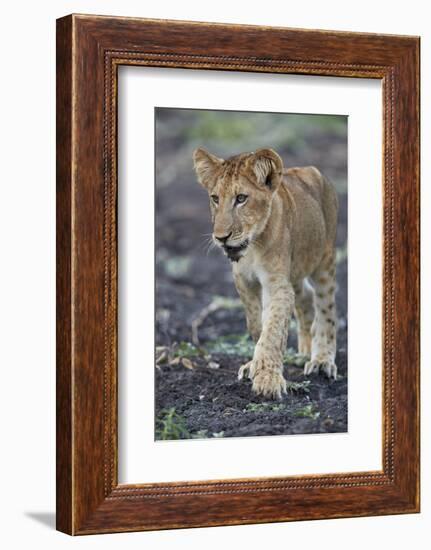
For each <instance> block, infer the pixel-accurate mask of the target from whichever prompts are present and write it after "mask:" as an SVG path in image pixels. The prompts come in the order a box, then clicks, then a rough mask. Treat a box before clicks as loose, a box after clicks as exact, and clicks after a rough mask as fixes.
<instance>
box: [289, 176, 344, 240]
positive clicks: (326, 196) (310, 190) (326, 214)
mask: <svg viewBox="0 0 431 550" xmlns="http://www.w3.org/2000/svg"><path fill="white" fill-rule="evenodd" d="M284 175H285V178H284V183H285V185H286V187H287V188H288V190H289V191H290V193H291V195H292V196H293V199H294V200H295V202H296V203H297V204H298V203H299V204H300V203H304V202H306V203H307V202H308V203H309V202H314V201H316V202H317V203H318V205H319V206H320V209H321V211H322V214H323V218H324V219H325V226H326V233H327V235H326V236H327V240H329V241H334V240H335V235H336V231H337V215H338V197H337V192H336V191H335V188H334V186H333V184H332V183H331V182H330V181H329V180H328V179H327V178H326V177H325V176H324V175H323V174H322V173H321V172H320V171H319V170H318V169H317V168H316V167H315V166H304V167H300V168H288V169H287V170H285V172H284Z"/></svg>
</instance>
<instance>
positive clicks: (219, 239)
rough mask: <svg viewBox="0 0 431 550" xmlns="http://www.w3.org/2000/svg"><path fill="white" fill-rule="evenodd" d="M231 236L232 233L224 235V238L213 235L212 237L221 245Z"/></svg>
mask: <svg viewBox="0 0 431 550" xmlns="http://www.w3.org/2000/svg"><path fill="white" fill-rule="evenodd" d="M231 235H232V231H231V232H230V233H229V235H225V236H224V237H219V236H218V235H214V237H215V238H216V239H217V240H218V241H219V242H221V244H226V241H227V240H228V238H229V237H230V236H231Z"/></svg>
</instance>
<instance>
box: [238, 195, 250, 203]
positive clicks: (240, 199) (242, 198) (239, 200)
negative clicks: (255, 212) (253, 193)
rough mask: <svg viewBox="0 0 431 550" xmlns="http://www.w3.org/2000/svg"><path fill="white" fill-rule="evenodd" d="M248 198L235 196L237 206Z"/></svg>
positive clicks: (246, 196)
mask: <svg viewBox="0 0 431 550" xmlns="http://www.w3.org/2000/svg"><path fill="white" fill-rule="evenodd" d="M247 198H248V195H243V194H240V195H237V196H236V202H237V204H243V203H244V202H245V201H246V200H247Z"/></svg>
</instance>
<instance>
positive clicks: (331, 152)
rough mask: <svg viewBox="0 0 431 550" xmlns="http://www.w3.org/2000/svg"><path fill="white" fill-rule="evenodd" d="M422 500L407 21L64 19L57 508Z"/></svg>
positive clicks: (414, 130)
mask: <svg viewBox="0 0 431 550" xmlns="http://www.w3.org/2000/svg"><path fill="white" fill-rule="evenodd" d="M418 511H419V38H417V37H411V36H393V35H377V34H358V33H343V32H335V31H317V30H299V29H289V28H272V27H258V26H242V25H225V24H214V23H194V22H181V21H158V20H150V19H131V18H118V17H99V16H90V15H70V16H67V17H64V18H62V19H59V20H58V21H57V528H58V529H59V530H60V531H63V532H65V533H68V534H72V535H78V534H91V533H105V532H119V531H140V530H150V529H169V528H179V527H198V526H214V525H233V524H244V523H262V522H274V521H291V520H305V519H322V518H339V517H348V516H366V515H383V514H399V513H414V512H418Z"/></svg>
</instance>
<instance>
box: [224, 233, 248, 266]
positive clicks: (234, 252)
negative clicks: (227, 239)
mask: <svg viewBox="0 0 431 550" xmlns="http://www.w3.org/2000/svg"><path fill="white" fill-rule="evenodd" d="M248 244H249V241H248V239H246V240H245V241H243V242H242V243H241V244H240V245H238V246H228V245H227V244H224V245H223V250H224V251H225V254H226V256H227V257H228V258H229V260H230V261H231V262H237V261H238V260H239V259H240V258H241V256H243V255H244V254H243V253H244V250H245V249H246V248H247V247H248Z"/></svg>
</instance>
